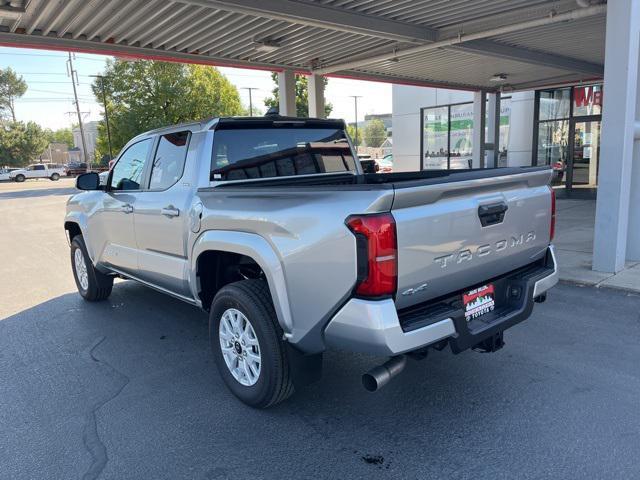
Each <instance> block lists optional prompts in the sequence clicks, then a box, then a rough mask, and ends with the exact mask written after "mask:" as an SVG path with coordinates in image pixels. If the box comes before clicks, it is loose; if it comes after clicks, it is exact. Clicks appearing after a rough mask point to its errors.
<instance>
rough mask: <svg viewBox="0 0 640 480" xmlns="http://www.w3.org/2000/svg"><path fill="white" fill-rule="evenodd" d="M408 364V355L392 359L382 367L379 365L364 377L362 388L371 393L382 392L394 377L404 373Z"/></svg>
mask: <svg viewBox="0 0 640 480" xmlns="http://www.w3.org/2000/svg"><path fill="white" fill-rule="evenodd" d="M406 364H407V356H406V355H398V356H397V357H391V358H390V359H389V360H387V361H386V362H385V363H383V364H382V365H378V366H377V367H375V368H372V369H371V370H369V371H368V372H367V373H365V374H364V375H362V386H364V388H365V389H367V390H369V391H370V392H375V391H376V390H380V389H381V388H382V387H384V386H385V385H386V384H387V383H389V382H390V381H391V379H392V378H393V377H395V376H396V375H398V374H399V373H400V372H402V370H404V367H405V365H406Z"/></svg>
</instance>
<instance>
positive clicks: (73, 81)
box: [67, 52, 91, 170]
mask: <svg viewBox="0 0 640 480" xmlns="http://www.w3.org/2000/svg"><path fill="white" fill-rule="evenodd" d="M67 73H68V75H69V76H70V77H71V85H73V97H74V98H75V99H76V102H75V103H76V112H77V113H78V125H79V126H80V139H81V140H82V158H84V163H86V164H87V170H91V162H90V161H88V160H87V143H86V141H85V139H84V127H83V126H82V114H81V113H80V102H78V92H77V90H76V82H78V72H77V71H75V70H74V69H73V59H72V58H71V52H69V60H67Z"/></svg>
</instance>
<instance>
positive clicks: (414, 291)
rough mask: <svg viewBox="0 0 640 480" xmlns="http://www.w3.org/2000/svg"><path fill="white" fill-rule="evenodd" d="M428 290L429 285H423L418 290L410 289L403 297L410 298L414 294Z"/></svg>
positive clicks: (403, 293)
mask: <svg viewBox="0 0 640 480" xmlns="http://www.w3.org/2000/svg"><path fill="white" fill-rule="evenodd" d="M426 289H427V284H426V283H423V284H422V285H420V286H419V287H416V288H408V289H407V290H405V291H404V292H402V295H403V296H405V297H406V296H408V295H413V294H414V293H418V292H422V291H423V290H426Z"/></svg>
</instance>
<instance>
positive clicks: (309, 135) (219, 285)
mask: <svg viewBox="0 0 640 480" xmlns="http://www.w3.org/2000/svg"><path fill="white" fill-rule="evenodd" d="M345 130H346V129H345V124H344V122H343V121H338V120H321V119H300V118H287V117H281V116H278V115H267V116H265V117H259V118H216V119H212V120H208V121H204V122H200V123H192V124H186V125H178V126H173V127H170V128H163V129H159V130H154V131H150V132H147V133H144V134H141V135H139V136H137V137H135V138H134V139H132V140H131V141H130V142H129V143H128V144H127V145H126V146H125V147H124V148H123V149H122V151H121V153H120V155H119V157H118V158H117V160H116V162H115V164H114V166H113V168H112V169H111V170H110V172H109V173H108V177H107V180H106V184H104V185H101V183H100V181H99V177H98V174H96V173H86V174H84V175H81V176H80V177H79V178H78V179H77V184H76V185H77V187H78V188H79V189H80V190H84V191H83V192H81V193H79V194H77V195H75V196H73V197H71V198H70V199H69V201H68V204H67V214H66V218H65V223H64V228H65V230H66V232H67V234H68V238H69V242H70V246H71V266H72V269H73V274H74V277H75V281H76V284H77V287H78V290H79V292H80V295H82V297H84V298H85V299H86V300H88V301H97V300H103V299H105V298H107V297H108V296H109V294H110V293H111V289H112V286H113V281H114V278H115V277H120V278H124V279H131V280H135V281H137V282H140V283H142V284H145V285H147V286H149V287H152V288H154V289H156V290H159V291H161V292H163V293H166V294H168V295H171V296H173V297H176V298H178V299H180V300H183V301H185V302H188V303H190V304H193V305H196V306H198V307H201V308H203V309H204V310H206V311H207V312H208V314H209V335H210V343H211V347H212V349H213V354H214V357H215V360H216V364H217V367H218V370H219V372H220V375H221V376H222V378H223V379H224V381H225V383H226V385H227V386H228V387H229V389H230V390H231V391H232V392H233V393H234V394H235V395H236V396H237V397H238V398H239V399H240V400H242V401H243V402H245V403H247V404H249V405H251V406H254V407H261V408H263V407H268V406H270V405H273V404H276V403H278V402H280V401H282V400H284V399H286V398H287V397H289V396H290V395H291V394H292V393H293V391H294V388H295V387H300V386H302V385H304V384H307V383H310V382H312V381H315V380H317V379H318V378H320V375H321V365H322V354H323V352H324V351H325V350H326V349H342V350H347V351H351V352H363V353H366V354H371V355H374V356H387V357H390V359H389V360H388V361H387V362H385V363H384V364H382V365H379V366H377V367H375V368H373V369H372V370H370V371H369V372H368V373H366V374H365V375H363V377H362V381H363V384H364V386H365V387H366V388H367V389H369V390H376V389H377V388H380V387H381V386H382V385H384V384H385V383H386V382H388V381H389V379H391V378H392V377H393V376H394V375H396V374H397V373H399V372H400V371H401V370H402V369H403V367H404V365H405V363H406V362H407V358H408V357H409V358H416V359H419V358H423V357H425V356H426V354H427V352H428V351H429V349H432V348H435V349H439V350H442V349H444V348H449V349H450V350H451V351H452V352H453V353H459V352H462V351H464V350H467V349H473V350H476V351H481V352H493V351H496V350H498V349H499V348H501V347H502V346H503V344H504V342H503V338H504V336H503V332H504V331H505V330H506V329H508V328H510V327H512V326H513V325H515V324H517V323H519V322H522V321H523V320H525V319H526V318H527V317H529V316H530V315H531V312H532V309H533V306H534V302H540V301H544V300H545V298H546V292H547V290H549V288H551V287H552V286H553V285H554V284H555V283H557V281H558V272H557V266H556V261H555V256H554V249H553V246H552V244H551V242H552V239H553V233H554V222H555V198H554V194H553V190H552V189H551V188H550V187H549V183H550V181H551V178H552V170H551V169H550V168H548V167H529V168H496V169H467V170H456V171H433V170H431V171H422V172H397V173H388V174H365V173H363V171H362V166H361V165H360V162H358V161H357V156H356V155H355V152H354V149H353V146H352V145H351V142H350V139H349V138H348V136H347V134H346V133H345ZM103 183H105V182H103Z"/></svg>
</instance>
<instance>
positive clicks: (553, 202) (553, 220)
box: [549, 187, 556, 242]
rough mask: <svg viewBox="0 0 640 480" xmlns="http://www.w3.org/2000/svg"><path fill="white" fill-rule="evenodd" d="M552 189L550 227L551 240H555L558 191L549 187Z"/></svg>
mask: <svg viewBox="0 0 640 480" xmlns="http://www.w3.org/2000/svg"><path fill="white" fill-rule="evenodd" d="M549 190H551V226H550V227H549V241H550V242H551V241H553V237H554V236H555V234H556V191H555V190H554V189H553V188H551V187H549Z"/></svg>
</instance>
